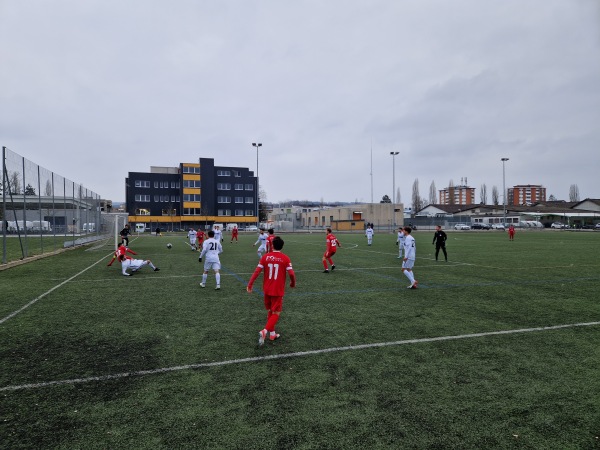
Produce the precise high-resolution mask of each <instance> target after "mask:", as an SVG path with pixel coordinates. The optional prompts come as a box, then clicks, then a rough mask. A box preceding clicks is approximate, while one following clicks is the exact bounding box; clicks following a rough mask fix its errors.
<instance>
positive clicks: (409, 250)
mask: <svg viewBox="0 0 600 450" xmlns="http://www.w3.org/2000/svg"><path fill="white" fill-rule="evenodd" d="M402 232H403V233H404V259H403V260H402V272H403V273H404V275H406V278H408V279H409V281H410V286H408V289H416V288H417V285H418V284H419V282H418V281H417V280H415V276H414V274H413V272H412V269H413V267H414V265H415V259H416V255H417V247H416V244H415V238H414V237H412V236H411V235H410V233H411V232H412V229H411V228H410V227H404V228H403V229H402Z"/></svg>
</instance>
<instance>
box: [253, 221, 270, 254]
mask: <svg viewBox="0 0 600 450" xmlns="http://www.w3.org/2000/svg"><path fill="white" fill-rule="evenodd" d="M256 244H260V245H259V246H258V250H257V251H256V254H257V255H258V259H260V258H261V257H262V255H263V253H266V252H267V235H266V234H265V230H263V229H262V228H261V229H260V234H259V235H258V240H257V241H256V242H255V243H254V244H252V247H256Z"/></svg>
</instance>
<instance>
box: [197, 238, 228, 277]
mask: <svg viewBox="0 0 600 450" xmlns="http://www.w3.org/2000/svg"><path fill="white" fill-rule="evenodd" d="M219 253H223V247H222V246H221V243H220V242H219V241H217V240H216V239H215V232H214V231H213V230H210V231H209V232H208V239H207V240H205V241H204V243H203V244H202V252H201V253H200V256H199V257H198V262H202V258H203V257H204V256H205V255H206V261H204V272H203V273H202V283H200V287H202V288H205V287H206V279H207V278H208V271H209V270H210V269H213V270H214V271H215V280H216V282H217V287H215V289H221V274H220V273H219V271H220V270H221V261H220V260H219Z"/></svg>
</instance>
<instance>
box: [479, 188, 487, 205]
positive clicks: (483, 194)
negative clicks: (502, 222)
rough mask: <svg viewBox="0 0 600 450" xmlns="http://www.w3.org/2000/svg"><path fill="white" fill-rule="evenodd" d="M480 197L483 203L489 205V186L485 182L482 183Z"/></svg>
mask: <svg viewBox="0 0 600 450" xmlns="http://www.w3.org/2000/svg"><path fill="white" fill-rule="evenodd" d="M479 199H480V200H481V204H482V205H487V186H486V185H485V183H483V184H482V185H481V191H480V192H479Z"/></svg>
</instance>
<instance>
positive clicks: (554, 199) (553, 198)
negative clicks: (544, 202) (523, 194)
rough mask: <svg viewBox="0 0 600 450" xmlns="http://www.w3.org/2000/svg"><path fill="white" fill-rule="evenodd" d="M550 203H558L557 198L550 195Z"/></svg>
mask: <svg viewBox="0 0 600 450" xmlns="http://www.w3.org/2000/svg"><path fill="white" fill-rule="evenodd" d="M548 201H549V202H555V201H556V197H555V196H554V195H553V194H550V197H548Z"/></svg>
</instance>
